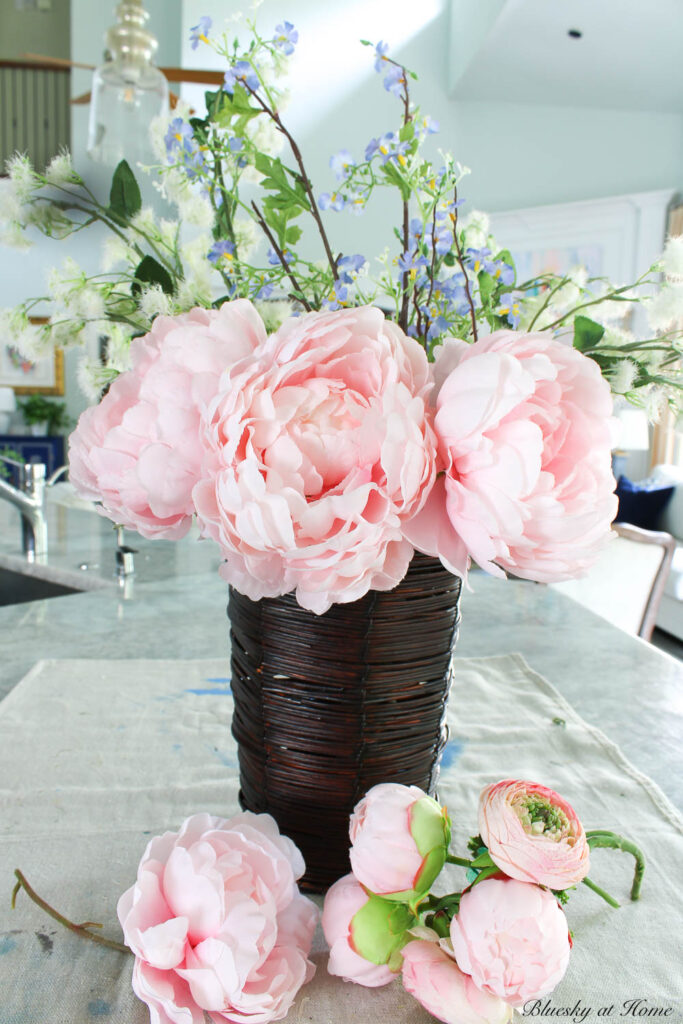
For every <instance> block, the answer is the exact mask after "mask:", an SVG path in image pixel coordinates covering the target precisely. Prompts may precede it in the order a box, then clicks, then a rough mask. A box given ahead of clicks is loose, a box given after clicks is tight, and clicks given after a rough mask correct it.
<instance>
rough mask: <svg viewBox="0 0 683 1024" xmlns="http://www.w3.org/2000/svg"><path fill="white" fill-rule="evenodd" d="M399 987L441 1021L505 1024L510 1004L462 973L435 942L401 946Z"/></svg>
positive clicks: (510, 1014) (509, 1016) (419, 940)
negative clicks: (401, 971)
mask: <svg viewBox="0 0 683 1024" xmlns="http://www.w3.org/2000/svg"><path fill="white" fill-rule="evenodd" d="M401 955H402V956H403V987H404V988H405V990H406V992H410V994H411V996H415V998H416V999H417V1001H418V1002H419V1003H421V1004H422V1006H424V1008H425V1010H427V1011H428V1012H429V1013H431V1014H433V1015H434V1016H435V1017H437V1018H438V1020H442V1021H444V1022H445V1024H508V1022H509V1021H510V1020H512V1007H511V1006H510V1005H509V1004H508V1003H505V1002H503V1000H502V999H500V998H499V997H498V996H493V995H491V994H490V993H489V992H484V991H483V990H482V989H480V988H477V986H476V985H475V984H474V982H473V981H472V978H470V976H469V975H468V974H463V972H462V971H461V970H460V968H459V967H458V965H457V964H456V963H455V961H454V959H453V958H452V957H451V956H449V954H448V952H447V951H446V950H444V949H443V948H442V947H441V946H440V945H439V944H438V943H437V942H430V941H427V940H424V939H415V940H414V941H413V942H409V943H408V945H407V946H404V947H403V949H402V950H401Z"/></svg>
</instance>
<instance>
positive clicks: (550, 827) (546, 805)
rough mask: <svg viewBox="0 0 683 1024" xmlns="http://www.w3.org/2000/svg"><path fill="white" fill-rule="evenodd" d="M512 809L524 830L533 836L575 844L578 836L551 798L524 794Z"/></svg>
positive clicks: (513, 804)
mask: <svg viewBox="0 0 683 1024" xmlns="http://www.w3.org/2000/svg"><path fill="white" fill-rule="evenodd" d="M512 809H513V810H514V812H515V814H516V815H517V817H518V818H519V820H520V821H521V823H522V828H523V829H524V831H525V832H526V833H527V834H528V835H531V836H544V837H545V838H546V839H552V840H553V841H554V842H556V843H559V842H561V841H563V840H564V841H565V842H567V843H568V844H569V845H570V846H573V845H574V843H575V842H576V836H575V835H574V832H573V829H572V827H571V825H570V823H569V819H568V818H567V815H566V814H565V813H564V811H563V810H561V809H560V808H559V807H555V806H553V804H551V803H550V801H549V800H544V799H543V798H541V797H536V796H530V795H528V794H523V795H521V796H519V797H518V798H517V799H516V800H513V802H512Z"/></svg>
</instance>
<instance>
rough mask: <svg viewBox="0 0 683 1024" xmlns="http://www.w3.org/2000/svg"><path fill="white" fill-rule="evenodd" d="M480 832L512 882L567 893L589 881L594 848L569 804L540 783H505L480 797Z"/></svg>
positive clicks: (487, 789) (489, 789)
mask: <svg viewBox="0 0 683 1024" xmlns="http://www.w3.org/2000/svg"><path fill="white" fill-rule="evenodd" d="M479 832H480V833H481V837H482V839H483V840H484V843H485V844H486V846H488V848H489V853H490V854H491V859H492V860H493V861H494V862H495V863H496V864H497V865H498V867H499V868H500V869H501V871H504V872H505V874H506V875H509V877H510V878H518V879H519V880H520V881H522V882H538V883H539V884H540V885H547V886H548V887H549V888H550V889H566V888H568V887H569V886H570V885H576V884H577V883H578V882H580V881H581V880H582V879H583V878H585V877H586V875H587V874H588V871H589V869H590V850H589V848H588V843H587V841H586V834H585V832H584V830H583V826H582V824H581V822H580V821H579V819H578V818H577V816H576V812H575V811H574V809H573V807H572V806H571V804H568V803H567V801H566V800H564V799H563V798H562V797H561V796H560V795H559V794H558V793H555V792H554V791H553V790H552V789H548V788H547V787H546V786H540V785H539V784H538V783H537V782H520V781H517V780H515V779H504V780H503V781H502V782H496V783H494V784H493V785H491V786H487V787H486V789H485V790H483V792H482V794H481V796H480V797H479Z"/></svg>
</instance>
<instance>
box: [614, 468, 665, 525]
mask: <svg viewBox="0 0 683 1024" xmlns="http://www.w3.org/2000/svg"><path fill="white" fill-rule="evenodd" d="M673 492H674V488H673V486H672V485H671V484H663V483H662V482H661V481H660V480H652V479H648V480H640V481H638V482H636V483H634V482H633V481H632V480H629V478H628V477H627V476H620V477H619V482H618V483H617V490H616V494H617V497H618V499H619V511H618V513H617V517H616V520H615V521H616V522H617V523H631V524H632V525H633V526H639V527H640V528H641V529H642V530H657V529H659V518H660V516H661V514H662V512H663V511H664V509H665V508H666V505H667V503H668V502H669V501H670V500H671V496H672V494H673Z"/></svg>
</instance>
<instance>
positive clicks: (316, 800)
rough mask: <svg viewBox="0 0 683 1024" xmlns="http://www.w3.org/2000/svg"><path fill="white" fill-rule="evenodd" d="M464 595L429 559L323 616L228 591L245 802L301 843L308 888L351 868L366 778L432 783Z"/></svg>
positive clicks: (235, 728) (235, 727) (285, 601)
mask: <svg viewBox="0 0 683 1024" xmlns="http://www.w3.org/2000/svg"><path fill="white" fill-rule="evenodd" d="M459 596H460V580H459V579H456V578H455V577H454V576H452V575H451V574H450V573H448V572H447V571H446V570H445V569H444V568H443V567H442V565H441V563H440V562H439V561H438V560H437V559H433V558H427V557H425V556H424V555H415V557H414V558H413V561H412V563H411V565H410V568H409V570H408V573H407V575H406V576H405V578H404V579H403V580H402V582H401V583H400V584H399V585H398V587H396V588H395V589H394V590H392V591H388V592H386V593H378V592H372V593H370V594H367V595H366V596H365V597H363V598H361V599H360V600H359V601H355V602H353V603H351V604H342V605H334V606H333V607H332V608H331V609H330V610H329V611H328V612H326V613H325V614H324V615H320V616H317V615H313V614H312V613H311V612H307V611H305V610H304V609H302V608H300V607H299V605H298V604H297V603H296V600H295V599H294V597H293V595H287V596H286V597H280V598H264V599H263V600H261V601H257V602H254V601H251V600H249V598H246V597H243V596H242V595H241V594H238V593H237V592H236V591H234V590H231V592H230V603H229V606H228V615H229V618H230V639H231V649H232V657H231V661H232V689H233V695H234V700H235V711H234V716H233V724H232V732H233V735H234V737H235V739H236V740H237V744H238V751H239V764H240V784H241V791H240V801H241V803H242V806H243V807H244V808H245V809H248V810H251V811H256V812H263V811H267V812H268V813H270V814H272V815H273V817H274V818H275V819H276V820H277V822H278V824H279V826H280V829H281V830H282V831H283V832H284V833H285V834H286V835H288V836H290V837H291V838H292V839H293V840H294V842H295V843H296V844H297V845H298V846H299V847H300V849H301V851H302V853H303V855H304V858H305V860H306V866H307V871H306V876H305V878H304V885H305V886H306V887H308V888H309V889H313V890H322V889H324V888H326V887H327V886H328V885H330V884H331V883H332V882H334V881H335V880H336V879H337V878H339V877H340V876H341V875H343V874H345V873H346V872H347V871H348V870H349V861H348V846H349V840H348V822H349V814H350V813H351V811H352V809H353V807H354V805H355V804H356V802H357V801H358V800H359V799H360V797H361V796H362V795H363V794H364V793H365V792H366V791H367V790H368V789H369V788H370V787H371V786H374V785H375V784H376V783H378V782H390V781H392V782H402V783H404V784H406V785H417V786H420V787H421V788H422V789H424V790H427V791H433V789H434V787H435V784H436V777H437V773H438V763H439V757H440V754H441V750H442V749H443V745H444V743H445V740H446V731H445V726H444V716H445V709H446V701H447V699H448V691H449V686H450V675H451V656H452V650H453V646H454V643H455V639H456V636H457V629H458V623H459V609H458V602H459Z"/></svg>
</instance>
